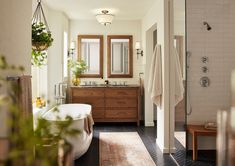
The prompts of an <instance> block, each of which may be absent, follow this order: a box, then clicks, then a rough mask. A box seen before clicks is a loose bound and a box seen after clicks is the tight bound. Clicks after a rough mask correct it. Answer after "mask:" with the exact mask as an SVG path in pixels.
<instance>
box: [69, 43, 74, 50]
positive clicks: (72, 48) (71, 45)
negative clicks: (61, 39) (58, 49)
mask: <svg viewBox="0 0 235 166" xmlns="http://www.w3.org/2000/svg"><path fill="white" fill-rule="evenodd" d="M70 49H71V50H74V49H75V41H72V42H71V43H70Z"/></svg>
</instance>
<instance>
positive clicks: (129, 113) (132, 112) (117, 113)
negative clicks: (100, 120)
mask: <svg viewBox="0 0 235 166" xmlns="http://www.w3.org/2000/svg"><path fill="white" fill-rule="evenodd" d="M105 117H106V118H124V119H131V118H137V112H136V109H121V110H118V109H107V110H106V112H105Z"/></svg>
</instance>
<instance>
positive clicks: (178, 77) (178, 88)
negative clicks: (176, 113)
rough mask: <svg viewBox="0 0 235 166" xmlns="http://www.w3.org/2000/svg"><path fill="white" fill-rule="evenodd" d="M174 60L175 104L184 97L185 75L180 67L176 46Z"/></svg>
mask: <svg viewBox="0 0 235 166" xmlns="http://www.w3.org/2000/svg"><path fill="white" fill-rule="evenodd" d="M173 54H174V58H175V59H174V61H175V106H176V105H177V104H178V103H179V102H180V101H181V100H183V98H184V84H183V75H182V72H181V67H180V60H179V54H178V52H177V50H176V48H175V47H174V52H173Z"/></svg>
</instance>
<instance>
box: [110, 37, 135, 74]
mask: <svg viewBox="0 0 235 166" xmlns="http://www.w3.org/2000/svg"><path fill="white" fill-rule="evenodd" d="M107 44H108V45H107V60H108V64H107V68H108V77H109V78H132V77H133V37H132V36H131V35H108V36H107Z"/></svg>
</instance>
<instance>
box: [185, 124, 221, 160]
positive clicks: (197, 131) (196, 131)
mask: <svg viewBox="0 0 235 166" xmlns="http://www.w3.org/2000/svg"><path fill="white" fill-rule="evenodd" d="M187 130H188V132H189V133H191V134H192V137H193V142H192V145H193V160H197V137H198V136H215V137H216V135H217V131H216V130H208V129H205V128H204V125H187Z"/></svg>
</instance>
